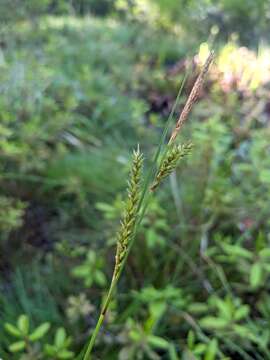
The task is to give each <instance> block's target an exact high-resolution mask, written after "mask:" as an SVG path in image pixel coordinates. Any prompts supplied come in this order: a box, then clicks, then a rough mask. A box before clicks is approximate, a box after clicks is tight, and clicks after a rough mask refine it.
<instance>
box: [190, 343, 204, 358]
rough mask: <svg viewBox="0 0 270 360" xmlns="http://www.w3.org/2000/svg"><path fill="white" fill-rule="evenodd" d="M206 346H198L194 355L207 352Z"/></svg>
mask: <svg viewBox="0 0 270 360" xmlns="http://www.w3.org/2000/svg"><path fill="white" fill-rule="evenodd" d="M205 349H206V345H205V344H198V345H196V346H195V348H194V350H193V353H194V355H201V354H203V353H204V352H205Z"/></svg>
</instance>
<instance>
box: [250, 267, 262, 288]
mask: <svg viewBox="0 0 270 360" xmlns="http://www.w3.org/2000/svg"><path fill="white" fill-rule="evenodd" d="M262 270H263V268H262V265H261V264H260V263H258V262H257V263H255V264H253V265H252V267H251V270H250V285H251V287H252V288H253V289H256V288H257V287H258V286H260V285H261V283H262V280H263V277H262V275H263V273H262Z"/></svg>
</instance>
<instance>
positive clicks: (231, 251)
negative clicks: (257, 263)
mask: <svg viewBox="0 0 270 360" xmlns="http://www.w3.org/2000/svg"><path fill="white" fill-rule="evenodd" d="M222 247H223V249H224V251H225V252H226V253H227V254H228V255H234V256H237V257H238V256H239V257H243V258H246V259H252V257H253V255H252V252H251V251H248V250H246V249H244V248H243V247H241V246H239V245H230V244H222Z"/></svg>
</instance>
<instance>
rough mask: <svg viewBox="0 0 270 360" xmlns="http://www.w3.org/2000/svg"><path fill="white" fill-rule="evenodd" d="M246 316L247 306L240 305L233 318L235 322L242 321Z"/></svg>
mask: <svg viewBox="0 0 270 360" xmlns="http://www.w3.org/2000/svg"><path fill="white" fill-rule="evenodd" d="M248 314H249V306H248V305H242V306H240V307H239V308H238V309H236V310H235V313H234V316H233V317H234V319H235V320H236V321H238V320H242V319H244V318H246V317H247V316H248Z"/></svg>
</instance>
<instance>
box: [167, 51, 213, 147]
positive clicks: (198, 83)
mask: <svg viewBox="0 0 270 360" xmlns="http://www.w3.org/2000/svg"><path fill="white" fill-rule="evenodd" d="M213 59H214V52H213V51H211V52H210V54H209V56H208V58H207V59H206V61H205V63H204V65H203V67H202V70H201V72H200V74H199V76H198V77H197V80H196V81H195V84H194V85H193V88H192V90H191V92H190V94H189V97H188V99H187V102H186V104H185V106H184V109H183V110H182V112H181V114H180V116H179V119H178V121H177V123H176V126H175V128H174V130H173V132H172V135H171V138H170V140H169V144H171V143H172V142H173V141H174V140H175V139H176V137H177V135H178V133H179V131H180V129H181V127H182V125H183V124H184V122H185V121H186V119H187V118H188V115H189V113H190V112H191V109H192V107H193V105H194V103H195V102H196V100H197V99H198V96H199V94H200V91H201V88H202V85H203V82H204V79H205V76H206V74H207V72H208V70H209V67H210V65H211V64H212V62H213Z"/></svg>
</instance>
